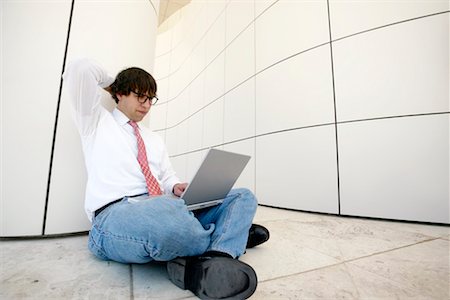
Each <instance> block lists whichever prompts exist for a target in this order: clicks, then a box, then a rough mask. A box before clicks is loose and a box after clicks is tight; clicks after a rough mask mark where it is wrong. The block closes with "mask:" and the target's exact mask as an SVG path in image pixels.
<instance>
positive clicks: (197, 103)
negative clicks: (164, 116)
mask: <svg viewBox="0 0 450 300" xmlns="http://www.w3.org/2000/svg"><path fill="white" fill-rule="evenodd" d="M204 105H205V74H204V73H201V74H200V75H199V76H198V77H197V78H195V79H194V80H193V81H192V83H191V84H190V85H189V115H192V114H193V113H195V112H197V111H199V110H200V109H202V108H203V106H204Z"/></svg>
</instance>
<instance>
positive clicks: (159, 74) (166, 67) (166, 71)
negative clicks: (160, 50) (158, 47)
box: [152, 52, 172, 81]
mask: <svg viewBox="0 0 450 300" xmlns="http://www.w3.org/2000/svg"><path fill="white" fill-rule="evenodd" d="M171 55H172V53H171V52H167V53H165V54H163V55H161V56H158V57H157V58H156V59H155V71H154V72H153V74H152V75H154V77H155V79H156V80H158V81H159V79H161V78H167V76H169V75H170V58H171Z"/></svg>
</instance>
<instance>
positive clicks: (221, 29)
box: [206, 13, 225, 64]
mask: <svg viewBox="0 0 450 300" xmlns="http://www.w3.org/2000/svg"><path fill="white" fill-rule="evenodd" d="M224 48H225V13H222V14H221V15H220V16H219V18H218V19H217V21H215V23H214V24H213V25H212V26H211V28H210V29H209V30H208V33H207V34H206V64H209V63H211V62H212V61H213V60H214V59H215V58H216V56H217V55H219V53H221V52H222V51H223V49H224Z"/></svg>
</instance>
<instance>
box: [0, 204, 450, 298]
mask: <svg viewBox="0 0 450 300" xmlns="http://www.w3.org/2000/svg"><path fill="white" fill-rule="evenodd" d="M255 222H256V223H260V224H263V225H265V226H266V227H267V228H269V230H270V232H271V239H270V240H269V241H268V242H267V243H265V244H264V245H261V246H259V247H256V248H254V249H249V250H248V251H247V253H246V254H245V255H244V256H243V257H242V258H241V259H242V260H243V261H245V262H246V263H248V264H250V265H252V266H253V267H254V268H255V270H256V273H257V274H258V279H259V285H258V289H257V291H256V293H255V294H254V295H253V296H252V297H251V299H411V298H413V299H439V300H442V299H450V295H449V285H450V279H449V237H450V235H449V232H450V228H449V227H444V226H431V225H421V224H411V223H404V222H389V221H377V220H367V219H361V218H344V217H335V216H328V215H320V214H308V213H302V212H293V211H288V210H280V209H274V208H268V207H260V208H259V209H258V213H257V216H256V219H255ZM86 243H87V236H77V237H66V238H59V239H40V240H20V241H1V242H0V253H1V277H0V280H1V285H0V299H196V297H194V296H193V294H192V293H190V292H189V291H183V290H181V289H179V288H177V287H176V286H174V285H173V284H172V283H171V282H170V281H169V280H168V278H167V274H166V271H165V266H164V265H163V264H149V265H124V264H119V263H114V262H103V261H100V260H97V259H96V258H94V257H93V256H92V255H91V254H90V253H89V252H88V250H87V248H86Z"/></svg>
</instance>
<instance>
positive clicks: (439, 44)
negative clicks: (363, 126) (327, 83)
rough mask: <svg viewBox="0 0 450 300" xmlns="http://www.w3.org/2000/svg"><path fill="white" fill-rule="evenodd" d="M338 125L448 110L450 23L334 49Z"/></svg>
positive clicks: (389, 32) (437, 21) (439, 19)
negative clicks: (347, 122) (349, 121)
mask: <svg viewBox="0 0 450 300" xmlns="http://www.w3.org/2000/svg"><path fill="white" fill-rule="evenodd" d="M333 53H334V70H335V85H336V101H337V116H338V120H339V121H345V120H355V119H363V118H372V117H383V116H395V115H404V114H416V113H424V112H426V113H430V112H442V111H448V110H449V82H450V80H449V17H448V14H447V15H437V16H433V17H428V18H423V19H419V20H415V21H413V22H407V23H402V24H398V25H395V26H390V27H387V28H383V29H380V30H376V31H372V32H368V33H366V34H363V35H357V36H353V37H351V38H348V39H344V40H340V41H338V42H336V43H334V46H333Z"/></svg>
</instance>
